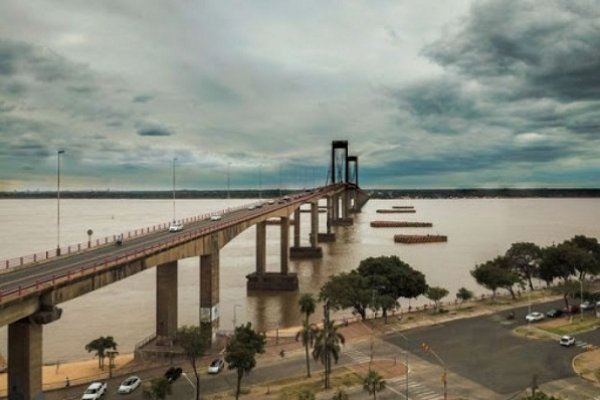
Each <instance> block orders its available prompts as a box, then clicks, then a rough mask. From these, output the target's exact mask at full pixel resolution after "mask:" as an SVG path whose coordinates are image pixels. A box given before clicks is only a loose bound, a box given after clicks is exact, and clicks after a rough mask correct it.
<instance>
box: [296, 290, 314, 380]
mask: <svg viewBox="0 0 600 400" xmlns="http://www.w3.org/2000/svg"><path fill="white" fill-rule="evenodd" d="M298 305H299V306H300V311H301V312H302V313H303V314H304V316H305V317H304V322H303V324H302V329H301V330H300V331H299V332H298V333H296V341H298V340H299V339H300V338H301V339H302V345H303V346H304V353H305V356H306V376H307V377H308V378H310V357H309V354H308V348H309V346H312V345H313V343H314V341H315V337H316V334H317V328H316V326H315V325H313V324H310V323H309V322H308V319H309V317H310V315H311V314H312V313H314V312H315V307H316V305H317V301H316V300H315V298H314V296H313V295H312V294H310V293H305V294H303V295H302V296H300V300H298Z"/></svg>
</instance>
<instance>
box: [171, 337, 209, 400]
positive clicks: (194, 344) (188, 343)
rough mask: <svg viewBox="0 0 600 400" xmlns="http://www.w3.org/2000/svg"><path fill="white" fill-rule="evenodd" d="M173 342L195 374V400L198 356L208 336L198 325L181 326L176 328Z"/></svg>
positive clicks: (201, 352) (198, 382)
mask: <svg viewBox="0 0 600 400" xmlns="http://www.w3.org/2000/svg"><path fill="white" fill-rule="evenodd" d="M175 342H176V343H177V344H178V345H179V346H180V347H181V348H182V349H183V352H184V354H185V358H186V359H187V360H188V361H189V363H190V365H191V366H192V369H193V370H194V375H195V376H196V400H200V371H198V364H197V363H198V358H200V357H201V356H202V355H203V354H204V351H206V349H207V347H208V343H209V341H208V338H207V337H206V334H205V333H204V332H203V331H202V330H201V329H200V327H198V326H182V327H181V328H179V329H177V333H176V335H175Z"/></svg>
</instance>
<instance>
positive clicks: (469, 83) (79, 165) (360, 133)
mask: <svg viewBox="0 0 600 400" xmlns="http://www.w3.org/2000/svg"><path fill="white" fill-rule="evenodd" d="M599 14H600V0H563V1H560V0H543V1H542V0H536V1H533V0H514V1H511V0H481V1H469V0H445V1H439V0H428V1H424V0H419V1H417V0H414V1H413V0H411V1H409V0H390V1H385V0H368V1H367V0H364V1H358V0H356V1H323V0H314V1H308V0H303V1H295V0H294V1H292V0H290V1H282V0H256V1H223V0H216V1H209V0H203V1H192V0H179V1H171V0H169V1H167V0H162V1H159V0H152V1H150V0H135V1H134V0H128V1H122V0H105V1H93V2H91V1H79V0H65V1H60V2H56V1H49V0H28V1H22V0H2V1H0V171H1V174H0V190H25V189H31V190H35V189H38V188H39V189H54V188H55V185H56V167H57V150H58V149H65V154H64V155H62V156H61V159H62V161H61V171H62V172H61V175H62V187H63V188H65V189H72V190H76V189H115V190H116V189H168V188H169V187H170V185H171V167H172V160H173V158H174V157H176V158H177V161H176V165H177V167H176V168H177V181H178V187H182V188H183V187H185V188H195V189H203V188H206V189H208V188H224V187H225V186H226V176H227V169H228V168H229V170H230V177H231V186H232V187H233V188H255V187H257V186H258V179H259V175H260V177H261V179H262V185H263V187H265V186H273V187H276V186H278V184H279V179H280V177H281V181H282V182H283V185H284V186H288V187H289V186H298V185H300V186H310V185H312V184H323V183H324V179H325V175H326V173H327V167H328V156H329V146H330V143H331V141H332V140H337V139H345V140H348V141H349V144H350V153H351V154H355V155H358V157H359V162H360V167H361V185H362V186H365V187H371V188H372V187H382V188H383V187H399V188H453V187H459V188H464V187H598V186H599V184H598V181H599V179H600V145H599V144H600V143H599V142H600V133H599V131H600V22H599V21H600V15H599Z"/></svg>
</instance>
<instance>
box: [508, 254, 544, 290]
mask: <svg viewBox="0 0 600 400" xmlns="http://www.w3.org/2000/svg"><path fill="white" fill-rule="evenodd" d="M504 257H505V258H506V260H507V262H508V264H509V266H510V268H511V269H512V270H513V271H516V272H517V273H518V274H520V275H521V278H522V279H524V280H526V281H527V283H528V285H529V289H530V290H533V283H532V281H531V280H532V279H533V277H535V276H538V274H539V267H540V261H541V259H542V250H541V249H540V248H539V247H538V246H537V245H536V244H534V243H529V242H518V243H513V244H512V245H511V246H510V249H508V250H507V251H506V254H505V255H504Z"/></svg>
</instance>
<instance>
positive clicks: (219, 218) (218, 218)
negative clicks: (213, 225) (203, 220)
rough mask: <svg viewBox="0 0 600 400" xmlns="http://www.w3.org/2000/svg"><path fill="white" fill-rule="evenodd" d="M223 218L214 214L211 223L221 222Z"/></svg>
mask: <svg viewBox="0 0 600 400" xmlns="http://www.w3.org/2000/svg"><path fill="white" fill-rule="evenodd" d="M221 218H222V216H221V215H220V214H213V215H211V216H210V220H211V221H220V220H221Z"/></svg>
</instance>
